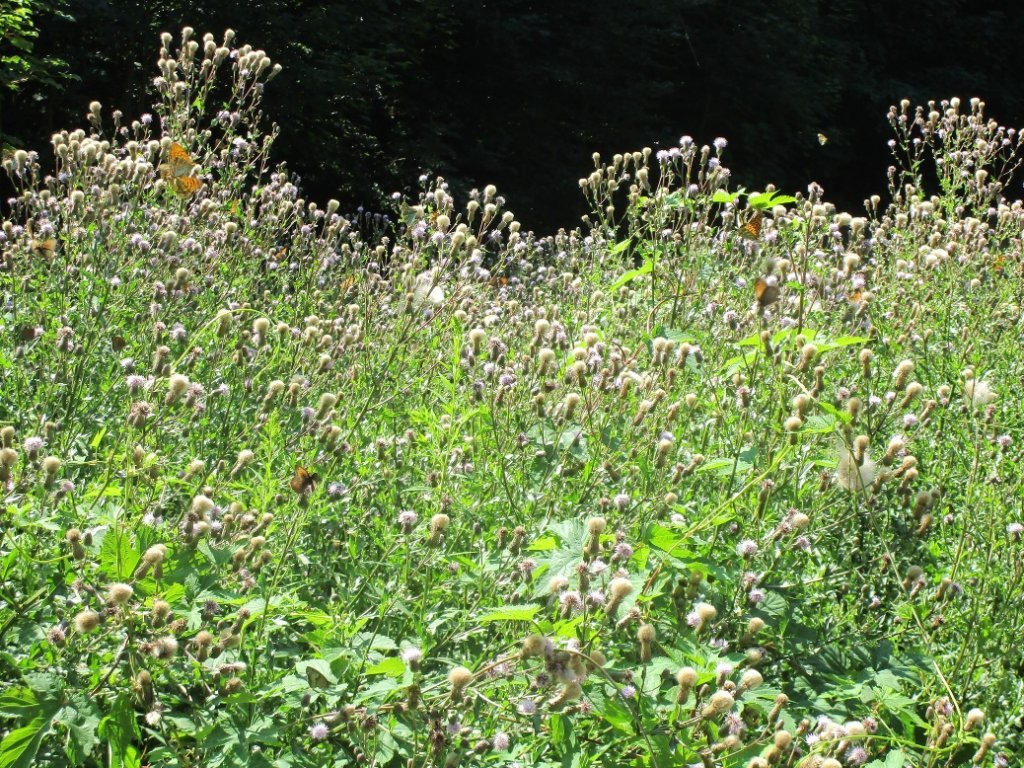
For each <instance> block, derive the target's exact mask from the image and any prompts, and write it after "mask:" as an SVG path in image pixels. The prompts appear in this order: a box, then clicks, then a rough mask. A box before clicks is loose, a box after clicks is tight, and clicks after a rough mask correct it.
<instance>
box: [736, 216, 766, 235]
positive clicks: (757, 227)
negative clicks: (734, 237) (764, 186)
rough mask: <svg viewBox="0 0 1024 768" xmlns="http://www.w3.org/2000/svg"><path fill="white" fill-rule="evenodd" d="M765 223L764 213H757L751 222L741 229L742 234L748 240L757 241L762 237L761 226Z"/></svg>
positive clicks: (751, 218)
mask: <svg viewBox="0 0 1024 768" xmlns="http://www.w3.org/2000/svg"><path fill="white" fill-rule="evenodd" d="M763 221H764V213H763V212H761V211H755V212H754V215H753V216H751V217H750V220H749V221H748V222H747V223H746V224H744V225H743V226H742V227H740V234H741V235H743V237H745V238H747V239H748V240H757V239H758V238H759V237H760V236H761V224H762V222H763Z"/></svg>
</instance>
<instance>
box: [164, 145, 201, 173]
mask: <svg viewBox="0 0 1024 768" xmlns="http://www.w3.org/2000/svg"><path fill="white" fill-rule="evenodd" d="M167 163H168V165H170V166H171V168H172V169H173V171H174V175H175V176H185V175H187V174H189V173H191V172H192V169H193V168H194V167H195V165H196V162H195V160H193V159H192V158H191V157H190V156H189V154H188V152H186V151H185V148H184V147H183V146H181V144H179V143H178V142H176V141H175V142H173V143H172V144H171V148H170V150H169V151H168V153H167Z"/></svg>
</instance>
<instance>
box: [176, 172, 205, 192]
mask: <svg viewBox="0 0 1024 768" xmlns="http://www.w3.org/2000/svg"><path fill="white" fill-rule="evenodd" d="M170 184H171V187H173V188H174V191H175V192H177V193H178V194H179V195H184V196H185V197H188V196H189V195H193V194H195V193H196V192H197V191H198V190H199V188H200V187H202V186H203V182H202V181H200V180H199V179H197V178H196V177H195V176H177V177H175V178H173V179H171V180H170Z"/></svg>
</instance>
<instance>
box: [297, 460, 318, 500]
mask: <svg viewBox="0 0 1024 768" xmlns="http://www.w3.org/2000/svg"><path fill="white" fill-rule="evenodd" d="M319 479H320V475H317V474H315V473H313V472H310V471H309V470H308V469H306V468H305V467H296V468H295V475H294V476H293V477H292V480H291V483H290V485H291V487H292V490H293V491H295V492H296V493H297V494H299V495H300V496H301V495H302V494H304V493H305V492H306V491H311V490H313V488H314V487H315V486H316V481H317V480H319Z"/></svg>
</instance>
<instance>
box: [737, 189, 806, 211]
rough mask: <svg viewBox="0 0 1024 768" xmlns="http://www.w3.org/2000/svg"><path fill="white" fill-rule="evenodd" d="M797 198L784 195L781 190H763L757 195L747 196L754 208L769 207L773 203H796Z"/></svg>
mask: <svg viewBox="0 0 1024 768" xmlns="http://www.w3.org/2000/svg"><path fill="white" fill-rule="evenodd" d="M795 202H796V198H795V197H793V196H792V195H784V194H782V193H781V192H761V193H760V194H757V195H749V196H748V197H747V204H748V205H750V206H751V207H752V208H761V209H762V210H763V209H765V208H769V207H771V206H773V205H787V204H788V203H795Z"/></svg>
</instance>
